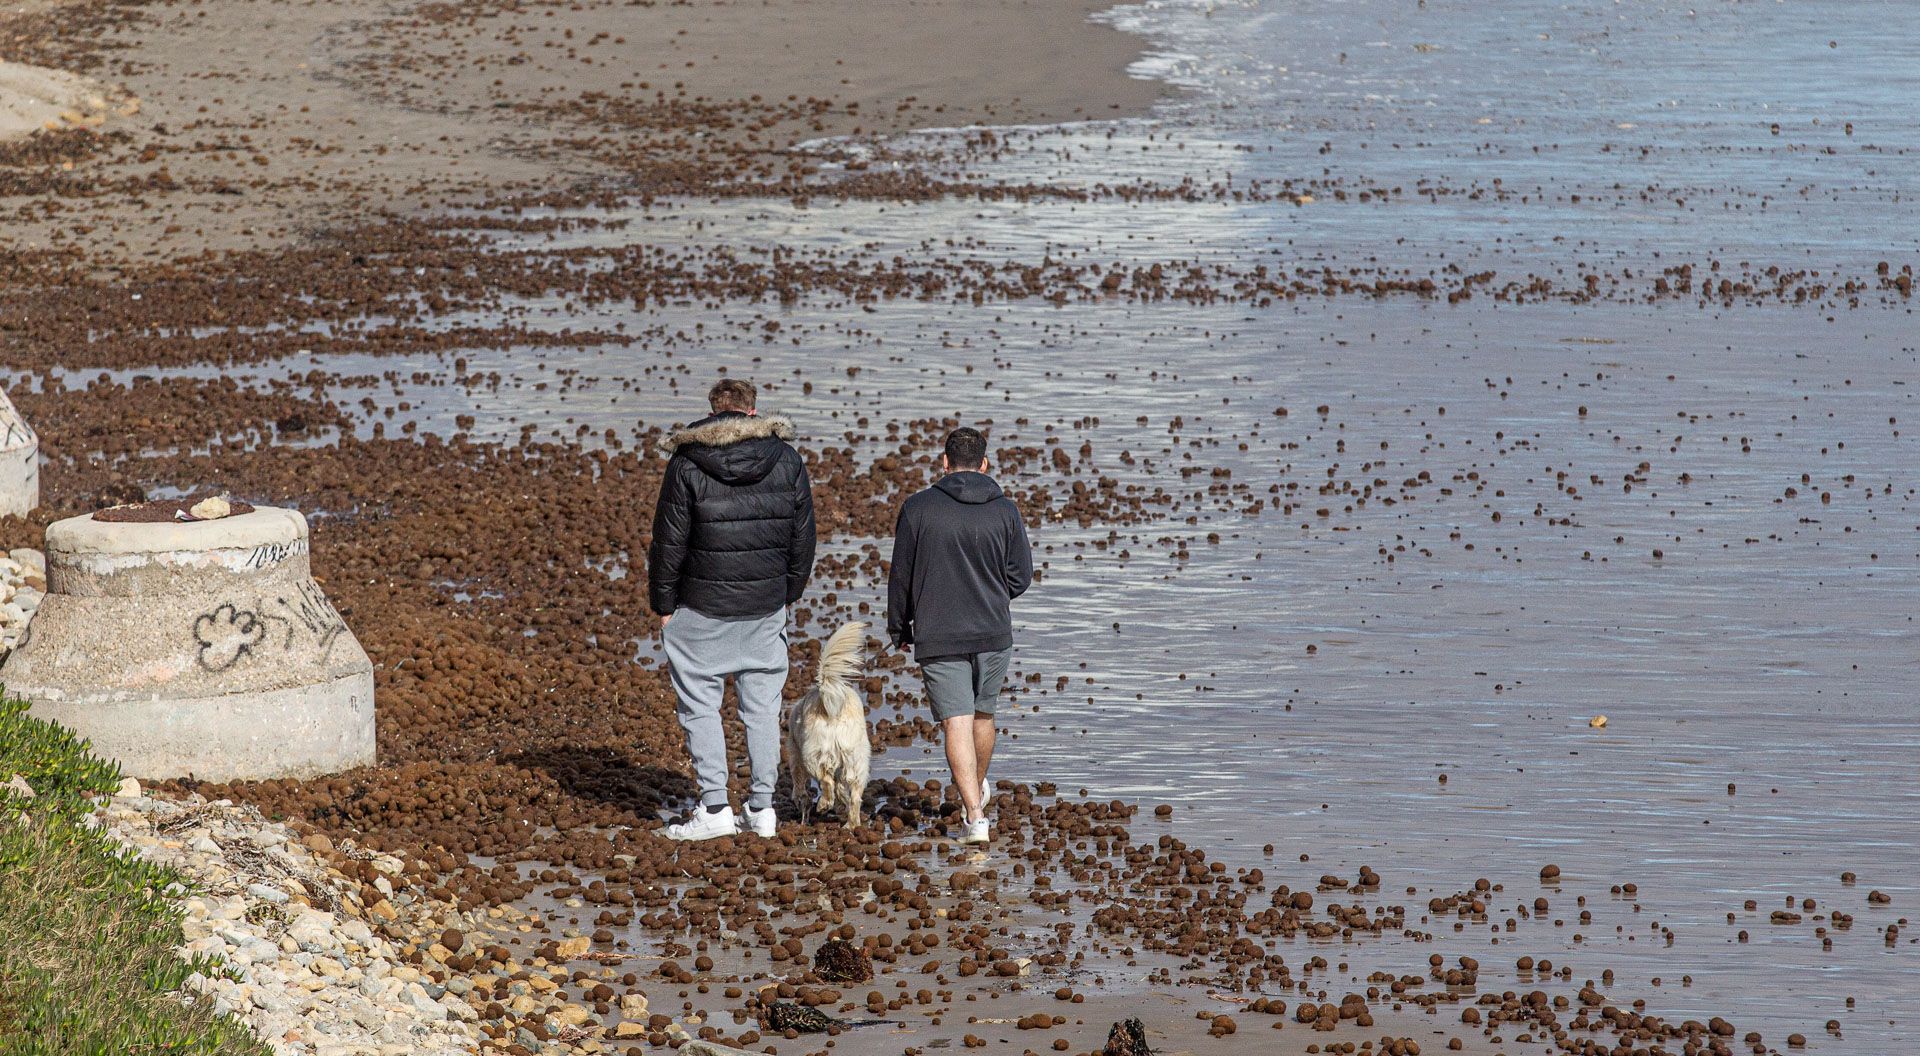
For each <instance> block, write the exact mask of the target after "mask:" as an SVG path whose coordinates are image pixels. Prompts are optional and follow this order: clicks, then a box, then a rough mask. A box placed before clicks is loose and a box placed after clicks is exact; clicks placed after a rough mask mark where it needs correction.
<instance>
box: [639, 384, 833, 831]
mask: <svg viewBox="0 0 1920 1056" xmlns="http://www.w3.org/2000/svg"><path fill="white" fill-rule="evenodd" d="M754 397H755V393H754V389H753V386H752V385H750V384H748V383H746V382H743V381H735V380H731V379H728V380H723V381H721V382H719V383H718V384H716V385H714V387H713V389H712V391H710V392H709V393H708V394H707V401H708V403H709V404H710V405H711V406H712V408H713V414H712V415H710V416H708V417H706V418H702V419H701V420H699V421H697V422H694V423H693V424H692V425H689V426H687V427H685V428H684V429H680V430H678V431H676V432H675V433H674V434H673V435H672V436H671V437H670V438H668V440H667V442H666V444H665V445H663V446H664V447H665V449H666V451H667V452H668V453H669V454H671V455H672V459H671V460H670V461H669V462H668V463H667V474H666V479H665V480H664V481H663V482H662V483H661V485H660V501H659V503H658V505H656V506H655V507H654V512H653V542H652V544H651V545H650V546H649V547H648V548H647V578H648V594H649V600H650V601H651V603H652V605H653V611H654V612H655V613H656V614H658V615H659V616H660V641H661V644H662V645H663V647H664V648H665V651H666V654H667V662H668V664H669V665H670V667H669V670H670V672H671V675H672V678H673V688H674V692H675V694H676V695H677V696H678V697H679V701H680V706H679V714H680V726H681V728H682V729H684V730H686V733H687V754H689V755H691V756H692V757H693V770H694V776H695V778H696V779H697V780H698V781H699V782H700V804H701V808H702V809H700V810H699V811H697V812H695V814H694V816H693V818H692V819H691V820H689V821H686V822H682V823H680V824H678V825H670V826H668V827H667V831H666V835H667V836H668V838H670V839H676V840H705V839H711V838H713V837H715V836H728V835H732V834H733V833H735V832H738V831H740V830H741V828H742V825H741V823H740V822H739V821H738V820H736V818H735V816H734V813H733V807H732V805H731V804H730V803H729V801H728V797H727V740H726V733H725V731H724V730H723V729H722V728H721V724H720V703H721V699H722V698H723V696H724V695H725V692H726V681H727V676H728V675H732V676H733V679H734V685H735V687H736V688H737V689H738V690H739V692H740V718H741V720H742V721H743V722H745V724H746V727H747V755H748V758H749V760H750V761H751V763H752V765H753V784H752V787H751V789H750V791H749V793H748V796H747V811H746V824H745V828H747V829H749V830H751V831H752V832H754V833H756V834H758V835H761V836H772V835H773V833H774V815H773V785H774V780H775V778H776V777H777V776H778V775H779V772H780V696H781V690H783V689H784V688H785V687H786V684H787V606H789V605H791V604H793V603H794V602H796V601H798V600H800V595H801V594H802V593H803V592H805V590H806V589H807V579H808V577H809V576H811V575H812V574H813V550H814V524H813V490H812V487H811V485H809V484H808V482H807V467H806V464H805V463H804V462H802V461H801V460H800V453H799V452H798V451H795V450H794V449H793V448H792V447H791V446H790V445H788V443H787V441H789V440H791V439H793V423H792V422H789V421H788V420H787V419H785V418H783V417H780V416H778V415H768V416H764V417H763V416H761V415H760V414H759V412H758V411H756V410H755V409H754V403H755V399H754Z"/></svg>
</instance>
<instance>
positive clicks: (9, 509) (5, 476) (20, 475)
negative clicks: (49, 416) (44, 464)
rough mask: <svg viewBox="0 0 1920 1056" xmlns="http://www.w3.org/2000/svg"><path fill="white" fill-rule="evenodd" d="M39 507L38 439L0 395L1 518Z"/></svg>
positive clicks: (19, 514) (2, 393) (10, 402)
mask: <svg viewBox="0 0 1920 1056" xmlns="http://www.w3.org/2000/svg"><path fill="white" fill-rule="evenodd" d="M39 505H40V438H39V437H38V436H36V435H34V432H33V428H32V427H31V426H29V425H28V424H27V423H26V421H25V420H23V419H22V418H21V417H20V412H19V411H17V410H15V409H14V406H13V401H12V400H9V399H7V394H6V393H4V392H0V516H4V515H6V514H14V515H16V516H20V517H24V516H26V515H27V514H28V513H31V512H32V511H33V509H34V508H35V507H37V506H39Z"/></svg>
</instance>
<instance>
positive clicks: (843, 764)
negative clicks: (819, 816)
mask: <svg viewBox="0 0 1920 1056" xmlns="http://www.w3.org/2000/svg"><path fill="white" fill-rule="evenodd" d="M866 632H867V625H866V624H864V623H849V624H847V625H846V626H844V627H842V628H840V629H839V630H837V631H835V632H833V637H831V638H828V639H827V644H826V647H825V648H823V649H821V650H820V669H819V673H818V674H816V675H815V676H814V683H813V688H812V689H809V690H808V691H807V695H806V696H804V697H801V698H800V702H799V703H798V704H795V705H794V707H793V712H792V713H791V714H790V715H788V716H787V768H788V769H789V770H790V771H791V772H792V774H793V798H794V800H795V801H796V802H798V803H799V804H800V823H801V824H803V825H804V824H807V823H808V822H809V821H811V820H812V816H811V810H810V807H811V808H813V809H818V810H821V811H826V810H830V809H832V807H833V804H834V802H835V801H836V800H837V801H838V802H839V804H840V805H841V807H843V808H845V810H846V815H847V828H850V829H851V828H853V827H855V826H857V825H859V824H860V797H861V796H862V795H864V794H865V793H866V790H867V767H868V764H869V763H870V762H871V760H872V757H873V748H872V746H871V744H870V743H869V742H868V740H867V702H866V701H865V700H864V699H862V697H861V695H860V689H859V686H858V679H859V677H860V672H861V671H862V670H863V669H864V668H865V667H866V663H867V657H866ZM809 777H811V778H813V779H814V780H815V781H818V782H819V783H820V801H819V802H818V803H817V804H809V803H808V799H807V778H809Z"/></svg>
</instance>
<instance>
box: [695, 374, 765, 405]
mask: <svg viewBox="0 0 1920 1056" xmlns="http://www.w3.org/2000/svg"><path fill="white" fill-rule="evenodd" d="M755 396H756V393H755V392H754V391H753V384H752V383H751V382H746V381H741V380H739V379H738V378H721V379H720V380H719V381H716V382H714V383H713V388H711V389H708V390H707V406H709V407H711V408H713V413H715V414H719V413H720V412H721V411H751V410H753V403H754V398H755Z"/></svg>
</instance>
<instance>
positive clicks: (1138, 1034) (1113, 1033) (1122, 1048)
mask: <svg viewBox="0 0 1920 1056" xmlns="http://www.w3.org/2000/svg"><path fill="white" fill-rule="evenodd" d="M1100 1056H1153V1047H1152V1046H1150V1045H1148V1044H1147V1028H1146V1025H1145V1024H1143V1023H1141V1022H1140V1017H1138V1016H1134V1017H1133V1018H1131V1019H1123V1020H1121V1021H1120V1022H1118V1023H1115V1024H1114V1025H1113V1027H1112V1029H1110V1030H1108V1031H1107V1044H1106V1047H1105V1048H1103V1049H1101V1050H1100Z"/></svg>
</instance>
